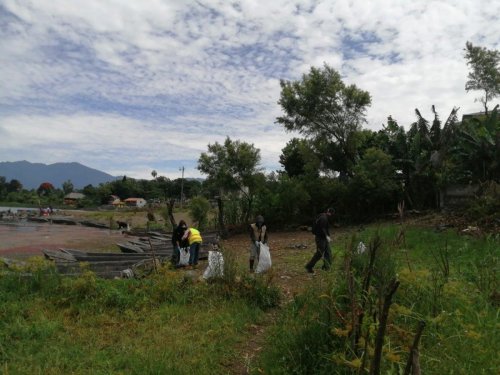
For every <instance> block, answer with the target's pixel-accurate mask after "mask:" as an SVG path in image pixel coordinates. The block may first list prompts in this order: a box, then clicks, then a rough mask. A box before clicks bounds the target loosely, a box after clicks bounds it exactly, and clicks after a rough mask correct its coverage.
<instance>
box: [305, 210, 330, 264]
mask: <svg viewBox="0 0 500 375" xmlns="http://www.w3.org/2000/svg"><path fill="white" fill-rule="evenodd" d="M334 212H335V211H334V210H333V208H328V209H326V210H325V212H323V213H321V214H319V216H318V217H317V218H316V221H315V223H314V225H313V234H314V236H315V238H314V239H315V241H316V252H315V253H314V255H313V257H312V258H311V260H310V261H309V263H307V264H306V270H307V272H309V273H314V266H315V265H316V262H317V261H318V260H320V259H321V258H323V267H322V269H324V270H329V269H330V267H331V265H332V251H331V249H330V242H331V237H330V230H329V225H328V218H329V217H330V216H332V215H333V213H334Z"/></svg>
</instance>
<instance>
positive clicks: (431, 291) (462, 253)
mask: <svg viewBox="0 0 500 375" xmlns="http://www.w3.org/2000/svg"><path fill="white" fill-rule="evenodd" d="M400 229H401V228H400V227H399V226H397V225H376V226H371V227H367V228H366V229H365V230H363V231H361V232H355V233H356V237H354V238H353V237H352V233H344V234H341V235H339V236H337V237H335V240H334V244H333V252H334V255H335V257H334V267H333V269H332V270H331V271H330V272H322V271H321V270H318V271H317V275H316V276H314V277H307V276H305V275H304V277H302V275H303V272H304V269H303V265H304V264H305V262H306V261H307V260H309V258H310V256H311V252H299V251H296V252H290V253H287V254H286V255H284V256H283V258H282V259H281V262H282V263H281V264H280V263H277V264H274V270H273V272H272V273H271V276H269V277H266V276H261V277H250V276H249V275H248V274H246V273H245V272H246V271H245V270H246V254H245V257H244V260H245V262H243V261H242V257H241V256H240V257H238V256H237V255H236V254H235V253H234V252H233V253H231V252H227V253H226V257H225V264H226V265H227V267H228V270H227V271H228V272H226V274H225V276H224V278H223V279H222V280H217V281H214V282H210V283H204V282H198V281H193V280H191V279H190V278H185V277H183V275H184V273H183V272H179V271H177V272H176V271H171V270H168V269H162V271H161V272H160V274H159V275H153V276H151V277H148V278H144V279H141V280H102V279H98V278H96V277H95V276H94V275H93V274H92V273H85V274H83V275H82V276H81V277H79V278H63V277H60V276H59V275H58V274H57V273H55V272H54V270H53V269H52V268H50V266H48V265H47V263H46V262H44V261H41V260H40V259H34V260H32V261H31V262H30V263H29V265H28V267H27V268H25V269H23V270H20V272H18V273H6V272H4V271H2V270H0V299H1V301H2V303H1V304H0V373H3V374H27V373H29V374H70V373H71V374H194V373H197V374H229V373H231V372H232V369H233V368H234V367H233V366H234V364H235V363H237V362H239V361H240V358H239V356H240V355H241V353H239V351H238V349H237V348H240V347H241V346H243V347H244V346H245V345H246V342H247V341H248V339H249V337H250V334H251V332H253V330H252V329H251V327H255V325H257V326H260V325H262V326H266V327H268V328H267V329H266V331H265V333H264V334H263V338H265V341H266V342H265V343H264V346H263V347H262V350H260V351H258V352H259V353H260V355H259V356H258V357H257V358H253V359H252V360H251V363H250V366H251V369H252V371H253V372H255V373H260V372H261V371H263V372H264V373H266V374H327V373H328V374H351V373H356V374H357V373H359V372H358V370H359V365H360V363H361V361H360V359H361V357H360V356H359V352H358V353H354V352H353V350H352V347H351V346H350V345H349V339H348V338H349V336H348V331H349V330H348V326H347V325H346V320H342V318H346V317H347V318H348V317H349V303H348V302H347V301H348V298H347V288H346V283H345V278H344V275H343V269H344V263H343V257H344V253H345V252H346V249H348V248H349V246H350V244H351V242H353V243H354V245H356V244H357V243H358V242H359V241H364V242H365V243H366V244H369V243H370V241H371V240H372V238H373V237H374V235H375V234H376V233H378V234H380V236H381V238H382V243H383V251H381V253H380V254H381V257H380V259H379V261H378V263H377V273H376V274H375V275H374V281H373V283H374V289H373V291H371V294H370V298H371V300H373V301H374V300H375V298H376V294H377V293H376V289H375V286H376V285H377V284H380V285H383V283H384V282H385V281H386V280H387V279H388V278H389V277H391V276H393V275H397V277H398V279H399V281H400V282H401V285H400V287H399V289H398V291H397V292H396V294H395V296H394V300H393V305H392V307H391V312H390V315H389V325H388V330H387V335H386V337H385V343H384V352H383V361H382V373H383V374H398V373H401V369H402V368H404V364H405V361H406V358H407V356H408V346H409V345H410V344H411V342H412V340H413V336H414V333H415V327H416V326H417V323H418V322H419V321H420V320H424V321H425V322H426V328H425V330H424V335H423V337H422V340H421V344H420V363H421V368H422V373H425V374H472V373H473V374H498V373H499V369H500V362H499V359H498V356H497V350H496V349H497V348H498V347H500V338H499V337H500V335H498V333H497V332H498V331H499V328H500V322H499V320H498V317H499V306H498V300H494V299H493V298H492V295H494V293H495V292H496V293H498V267H499V266H498V265H499V263H498V262H499V252H500V250H499V249H500V242H499V238H498V237H495V236H489V237H486V238H473V237H468V236H463V235H458V234H457V233H456V232H454V231H445V232H441V233H437V232H434V231H433V230H430V229H426V228H422V227H410V226H409V227H407V228H406V230H405V233H404V234H405V241H404V242H403V241H401V240H400V241H399V243H396V241H395V239H396V238H397V236H398V234H399V233H400ZM353 233H354V231H353ZM366 258H367V254H364V255H360V256H356V257H355V258H354V259H353V268H352V269H353V270H354V271H356V270H359V269H361V267H362V266H363V265H364V264H366V260H367V259H366ZM280 269H281V270H285V269H286V272H288V274H290V275H299V276H300V280H302V281H301V282H302V283H306V284H304V285H301V287H300V288H299V289H301V290H305V291H304V292H303V293H301V294H299V295H296V296H295V297H294V298H293V300H292V301H291V302H289V303H287V304H284V305H282V306H281V307H280V308H279V309H276V307H277V306H278V305H279V303H280V300H281V295H280V292H279V290H278V289H277V287H276V286H275V285H274V283H273V280H275V279H278V280H279V273H276V272H277V270H280ZM26 272H29V273H31V274H32V275H33V276H31V277H28V276H26ZM273 277H274V279H273ZM290 282H295V280H291V281H290ZM357 288H358V290H359V285H357ZM497 298H498V297H497ZM495 301H496V302H495ZM269 309H274V310H273V314H268V313H267V311H268V310H269ZM372 313H373V311H372ZM270 315H272V316H273V317H274V319H273V321H274V323H273V324H271V325H269V319H270ZM371 315H373V314H367V316H368V317H367V318H366V320H365V325H364V326H363V332H365V333H367V334H368V333H370V332H371V336H368V335H367V336H366V337H368V339H371V338H372V337H373V334H374V332H375V330H376V324H375V322H374V321H373V319H372V317H371ZM347 321H348V319H347ZM259 345H260V343H259ZM368 351H370V346H368Z"/></svg>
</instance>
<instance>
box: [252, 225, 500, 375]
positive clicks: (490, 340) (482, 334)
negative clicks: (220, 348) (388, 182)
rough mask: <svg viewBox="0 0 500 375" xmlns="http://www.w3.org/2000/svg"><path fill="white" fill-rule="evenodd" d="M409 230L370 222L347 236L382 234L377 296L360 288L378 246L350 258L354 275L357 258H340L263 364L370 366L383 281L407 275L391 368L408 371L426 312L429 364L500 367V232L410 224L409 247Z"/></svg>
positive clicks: (385, 358)
mask: <svg viewBox="0 0 500 375" xmlns="http://www.w3.org/2000/svg"><path fill="white" fill-rule="evenodd" d="M399 232H400V228H399V227H398V226H377V227H373V228H368V229H367V230H365V231H364V232H361V233H359V237H357V238H350V239H349V240H347V241H346V242H345V244H344V245H343V248H344V253H345V254H349V253H353V249H356V246H355V245H356V243H357V242H358V241H360V240H361V241H364V242H365V243H366V244H370V243H373V241H374V236H375V235H380V236H381V239H382V245H383V252H382V253H380V254H379V256H377V262H376V264H375V267H374V271H373V275H372V277H373V278H372V280H371V284H370V285H371V286H370V290H369V293H368V294H367V296H366V298H368V299H370V300H371V301H372V304H371V305H370V302H368V303H367V304H364V303H363V301H364V300H363V298H364V297H363V294H362V293H360V292H361V291H362V285H363V276H364V275H366V273H364V272H366V265H367V264H368V256H369V253H368V252H367V253H365V254H354V256H353V257H352V259H351V260H350V261H349V262H347V263H348V265H349V268H348V270H349V272H350V273H352V274H353V275H354V276H355V277H354V279H353V280H351V279H350V278H349V277H347V274H346V271H347V269H346V268H345V266H346V264H347V263H345V262H344V263H343V262H340V261H337V262H336V266H337V268H336V269H335V270H334V271H333V272H329V273H323V274H320V275H318V276H316V277H315V278H314V281H313V284H312V286H311V288H309V289H308V290H306V291H305V292H304V293H303V294H302V295H300V296H298V297H296V298H295V300H294V301H293V302H292V303H291V304H290V305H289V306H288V308H287V309H286V310H284V312H283V316H281V317H280V318H279V319H278V322H279V323H278V324H277V325H276V327H274V328H273V329H272V330H271V332H270V335H269V339H268V344H267V345H266V347H265V348H264V350H263V355H262V356H261V358H260V363H258V364H257V365H256V372H258V371H263V372H264V373H269V374H293V373H296V374H327V373H328V374H363V373H368V372H369V368H370V366H369V361H370V360H371V356H372V355H373V350H374V346H373V345H374V342H373V339H374V336H375V333H376V331H377V329H378V318H379V314H380V310H378V309H379V308H380V300H381V298H380V297H382V295H381V294H383V293H384V290H386V289H384V287H383V286H384V285H387V282H388V280H389V279H390V278H391V277H392V276H391V275H397V278H398V280H399V281H400V288H399V289H398V290H397V292H396V294H395V295H394V298H393V304H392V306H391V308H390V310H389V317H388V325H387V331H386V335H385V338H384V342H383V350H382V372H381V373H385V374H402V373H403V369H404V368H405V363H406V360H407V358H408V355H409V349H410V346H411V345H412V342H413V338H414V335H415V331H416V327H417V325H418V323H419V322H420V321H425V322H426V323H427V325H426V328H425V330H424V333H423V337H422V339H421V342H420V348H419V353H420V366H421V368H422V373H427V374H472V373H474V374H497V373H499V371H500V361H499V358H498V355H497V348H498V347H500V335H498V334H496V333H495V332H497V331H498V324H499V321H498V316H499V306H498V304H497V302H498V301H497V300H495V299H494V298H493V297H492V296H495V295H496V296H498V279H497V276H498V257H499V249H500V246H499V245H500V243H499V239H498V237H494V236H490V237H487V238H470V237H464V236H460V235H458V234H457V233H455V232H451V231H449V232H444V233H436V232H434V231H432V230H426V229H423V228H412V227H409V228H406V233H405V241H404V245H403V246H404V247H402V243H401V242H399V243H398V241H395V238H397V236H398V235H399V234H400V233H399ZM346 259H347V258H346ZM408 261H409V262H410V267H409V265H408ZM356 275H357V276H356ZM349 280H351V281H349ZM378 288H380V289H378ZM352 290H355V291H357V294H353V293H352ZM377 290H379V291H377ZM353 298H354V300H355V303H354V304H353V303H352V300H353ZM369 306H372V307H371V308H370V307H369ZM361 312H362V313H363V314H364V319H363V321H362V326H361V327H360V331H361V337H360V338H359V340H354V339H355V335H354V332H355V329H354V328H353V324H355V323H356V322H357V321H359V319H358V318H359V316H360V315H359V314H360V313H361ZM353 318H355V319H353ZM257 370H258V371H257Z"/></svg>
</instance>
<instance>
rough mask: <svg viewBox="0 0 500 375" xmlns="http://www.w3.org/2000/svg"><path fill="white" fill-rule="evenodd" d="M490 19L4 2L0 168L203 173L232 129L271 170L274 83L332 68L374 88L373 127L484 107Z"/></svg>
mask: <svg viewBox="0 0 500 375" xmlns="http://www.w3.org/2000/svg"><path fill="white" fill-rule="evenodd" d="M499 14H500V2H486V1H484V0H474V1H473V0H460V1H459V0H456V1H412V2H406V1H396V0H380V1H372V2H366V1H348V0H336V1H313V0H300V1H283V0H279V1H278V0H276V1H267V2H264V1H234V2H227V1H223V0H211V1H184V2H179V1H173V0H165V1H162V0H152V1H148V2H125V1H117V0H88V1H85V2H83V1H71V2H68V1H63V0H51V1H42V0H39V1H29V0H25V1H17V0H3V1H2V2H0V33H1V39H0V56H1V57H0V59H1V64H0V81H1V82H2V90H0V139H1V147H0V161H18V160H28V161H30V162H38V163H45V164H52V163H56V162H78V163H81V164H84V165H86V166H88V167H91V168H95V169H98V170H101V171H104V172H106V173H109V174H111V175H115V176H118V175H127V176H130V177H134V178H151V171H152V170H156V171H157V172H158V175H164V176H167V177H169V178H178V177H180V171H179V168H181V167H185V176H186V177H200V174H199V172H198V171H197V169H196V164H197V160H198V158H199V155H200V154H201V153H202V152H205V151H206V150H207V145H208V144H209V143H212V144H213V143H214V142H219V143H220V142H223V141H224V139H225V138H226V137H227V136H229V137H230V138H231V139H233V140H241V141H245V142H248V143H253V144H254V145H255V147H257V148H259V149H260V150H261V156H262V166H263V167H264V168H265V169H266V170H267V171H268V172H270V171H272V170H276V169H280V164H279V155H280V153H281V149H282V148H283V147H284V146H285V144H286V142H287V141H288V140H289V139H290V138H292V137H293V134H290V133H286V132H285V130H284V129H283V128H282V127H281V126H280V125H278V124H276V123H275V119H276V117H278V116H280V115H281V109H280V107H279V105H278V104H277V101H278V99H279V95H280V85H279V81H280V79H285V80H299V79H301V77H302V75H303V74H306V73H307V72H308V71H309V69H310V68H311V66H314V67H321V66H323V64H325V63H326V64H328V65H329V66H331V67H333V68H334V69H336V70H337V71H339V72H340V73H341V75H342V77H343V80H344V82H345V83H347V84H355V85H356V86H358V87H359V88H360V89H362V90H366V91H368V92H369V93H370V95H371V96H372V105H371V107H370V108H369V109H368V111H367V118H366V119H367V123H366V124H365V125H364V127H365V128H368V129H372V130H378V129H380V128H381V127H382V124H384V123H386V120H387V117H388V116H389V115H391V116H392V117H393V118H394V119H396V120H397V121H398V123H399V124H400V125H404V126H405V127H406V128H408V126H409V125H410V124H411V123H412V122H414V121H415V119H416V118H415V112H414V111H415V108H418V109H419V110H420V111H421V113H422V114H423V116H424V117H426V118H428V119H432V118H433V115H432V112H431V106H432V105H435V106H436V109H437V111H438V113H439V114H440V116H441V118H443V119H445V118H446V117H447V116H448V114H449V113H450V111H451V110H452V108H453V107H460V110H459V117H461V116H462V115H463V114H465V113H470V112H478V111H481V110H482V105H481V103H479V102H475V98H477V97H479V96H481V93H480V92H471V93H466V92H465V82H466V80H467V74H468V71H469V69H468V67H467V65H466V61H465V59H464V47H465V43H466V42H467V41H470V42H472V43H473V44H474V45H479V46H483V47H486V48H489V49H500V38H499V35H500V22H498V15H499ZM497 102H498V100H496V101H495V103H497Z"/></svg>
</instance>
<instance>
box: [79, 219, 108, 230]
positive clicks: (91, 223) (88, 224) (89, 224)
mask: <svg viewBox="0 0 500 375" xmlns="http://www.w3.org/2000/svg"><path fill="white" fill-rule="evenodd" d="M80 224H81V225H83V226H86V227H92V228H101V229H109V225H107V224H103V223H99V222H97V221H92V220H81V221H80Z"/></svg>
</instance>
